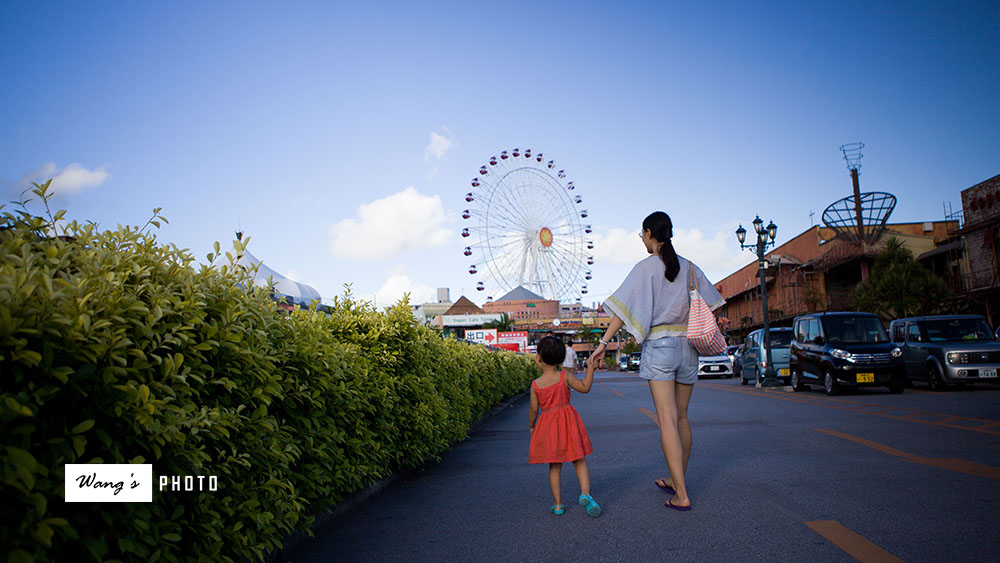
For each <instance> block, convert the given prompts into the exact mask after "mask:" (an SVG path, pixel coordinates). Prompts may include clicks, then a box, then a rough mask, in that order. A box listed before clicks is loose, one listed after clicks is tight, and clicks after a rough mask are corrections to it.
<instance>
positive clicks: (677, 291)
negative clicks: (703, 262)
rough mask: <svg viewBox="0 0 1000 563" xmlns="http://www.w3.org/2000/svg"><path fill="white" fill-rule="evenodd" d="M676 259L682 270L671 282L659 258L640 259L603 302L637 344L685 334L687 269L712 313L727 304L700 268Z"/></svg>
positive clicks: (687, 306) (687, 298) (684, 260)
mask: <svg viewBox="0 0 1000 563" xmlns="http://www.w3.org/2000/svg"><path fill="white" fill-rule="evenodd" d="M678 259H679V261H680V266H681V270H680V272H679V273H678V274H677V277H676V278H674V281H672V282H671V281H668V280H667V278H666V276H664V272H666V266H665V265H664V264H663V260H662V259H661V258H660V257H659V256H658V255H656V254H654V255H652V256H650V257H649V258H646V259H644V260H642V261H641V262H639V263H638V264H636V265H635V267H634V268H632V271H631V272H629V274H628V277H626V278H625V281H624V282H622V285H621V287H619V288H618V289H617V290H616V291H615V292H614V293H613V294H611V297H608V299H607V301H605V302H604V310H605V311H608V312H610V313H612V314H615V315H618V318H620V319H621V320H622V321H623V322H624V323H625V330H627V331H629V333H630V334H632V336H634V337H635V340H636V342H638V343H639V344H642V343H643V341H645V340H656V339H658V338H664V337H667V336H685V335H687V321H688V312H689V310H690V308H691V301H690V295H689V293H688V270H689V269H690V268H694V272H695V280H697V283H698V291H699V292H700V293H701V296H702V297H703V298H704V299H705V303H708V306H709V307H710V308H711V309H712V310H713V311H714V310H716V309H718V308H719V307H721V306H723V305H724V304H725V303H726V300H725V299H723V298H722V295H721V294H720V293H719V291H718V290H717V289H715V286H714V285H712V283H711V282H709V281H708V278H706V277H705V273H704V272H702V271H701V268H699V267H698V266H696V265H695V264H693V263H692V262H691V261H689V260H687V259H685V258H681V257H679V256H678Z"/></svg>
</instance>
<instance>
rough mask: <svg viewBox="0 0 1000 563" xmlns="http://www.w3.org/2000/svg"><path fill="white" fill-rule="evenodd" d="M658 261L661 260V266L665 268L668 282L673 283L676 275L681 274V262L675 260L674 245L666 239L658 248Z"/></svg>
mask: <svg viewBox="0 0 1000 563" xmlns="http://www.w3.org/2000/svg"><path fill="white" fill-rule="evenodd" d="M660 259H661V260H663V264H664V265H665V266H666V267H667V271H666V272H665V275H666V276H667V279H668V280H670V281H674V278H676V277H677V274H679V273H681V262H680V260H678V259H677V252H675V251H674V245H673V243H671V242H670V239H667V240H666V242H664V243H663V245H662V246H660Z"/></svg>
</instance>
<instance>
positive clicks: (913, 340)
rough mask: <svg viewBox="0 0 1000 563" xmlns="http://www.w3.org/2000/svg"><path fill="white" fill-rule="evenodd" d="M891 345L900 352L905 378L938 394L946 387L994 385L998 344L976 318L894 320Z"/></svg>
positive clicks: (999, 362)
mask: <svg viewBox="0 0 1000 563" xmlns="http://www.w3.org/2000/svg"><path fill="white" fill-rule="evenodd" d="M889 334H890V336H891V338H892V341H893V343H895V344H896V345H897V346H899V347H900V348H901V349H902V350H903V363H904V364H905V366H906V377H907V378H909V379H911V380H917V381H924V382H926V383H927V386H928V387H929V388H930V389H931V390H934V391H937V390H939V389H941V388H942V387H944V386H945V384H947V383H957V384H965V383H971V382H974V381H991V382H992V381H997V371H998V370H1000V342H997V341H996V339H995V337H994V335H993V333H992V332H991V331H990V325H989V324H987V322H986V319H985V318H983V317H981V316H979V315H939V316H933V317H913V318H908V319H896V320H894V321H892V323H890V325H889Z"/></svg>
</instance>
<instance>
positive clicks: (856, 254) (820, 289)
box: [715, 221, 957, 337]
mask: <svg viewBox="0 0 1000 563" xmlns="http://www.w3.org/2000/svg"><path fill="white" fill-rule="evenodd" d="M956 228H957V222H955V221H936V222H926V223H894V224H889V225H886V227H885V230H884V231H883V232H882V234H881V236H880V237H879V239H878V241H877V242H876V243H875V244H856V243H853V242H850V241H848V240H845V239H843V238H841V237H837V236H836V232H835V231H833V230H832V229H829V228H826V227H819V226H814V227H811V228H810V229H809V230H807V231H805V232H803V233H801V234H799V235H798V236H796V237H794V238H792V239H791V240H789V241H788V242H786V243H784V244H782V245H781V246H778V247H777V248H775V249H774V250H772V251H771V252H770V253H768V254H766V255H765V258H766V260H767V268H766V270H765V280H766V282H765V283H766V288H767V303H768V319H769V321H770V323H771V324H772V325H774V326H790V324H791V321H792V319H793V318H794V317H795V316H796V315H801V314H804V313H810V312H815V311H836V310H844V309H849V308H850V307H851V299H850V293H851V291H852V290H853V289H854V288H855V287H857V285H858V284H859V283H861V281H863V280H864V279H865V278H867V275H868V268H869V266H870V264H871V263H872V262H873V261H874V259H875V257H876V256H877V255H878V253H879V252H880V251H881V250H882V248H883V247H884V245H885V241H886V240H887V239H888V238H889V237H896V238H897V239H899V240H900V241H901V242H902V243H903V245H904V246H905V247H906V248H908V249H909V250H910V251H911V252H912V253H913V255H914V256H919V255H921V254H924V253H926V252H929V251H932V250H933V249H935V248H937V247H938V246H939V245H941V244H943V243H946V242H947V241H948V239H949V237H950V236H951V235H950V233H951V232H952V231H953V230H954V229H956ZM757 272H758V264H757V261H754V262H751V263H750V264H747V265H746V266H744V267H743V268H741V269H740V270H739V271H737V272H735V273H734V274H732V275H730V276H728V277H726V278H725V279H723V280H722V281H720V282H719V283H717V284H716V286H715V287H716V289H718V290H719V292H720V293H721V294H722V296H723V297H725V298H726V305H724V306H723V308H722V309H721V310H720V311H719V312H720V314H722V315H723V316H726V317H728V318H729V320H730V322H731V327H732V329H731V332H732V333H735V334H736V335H738V336H741V337H742V336H743V335H745V334H746V333H748V332H750V331H751V330H754V329H757V328H760V327H762V326H763V307H762V306H761V298H760V278H759V277H758V273H757Z"/></svg>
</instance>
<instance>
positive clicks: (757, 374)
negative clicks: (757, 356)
mask: <svg viewBox="0 0 1000 563" xmlns="http://www.w3.org/2000/svg"><path fill="white" fill-rule="evenodd" d="M753 378H754V381H756V382H757V385H760V384H761V383H764V380H763V378H761V376H760V368H759V367H757V366H754V368H753Z"/></svg>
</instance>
